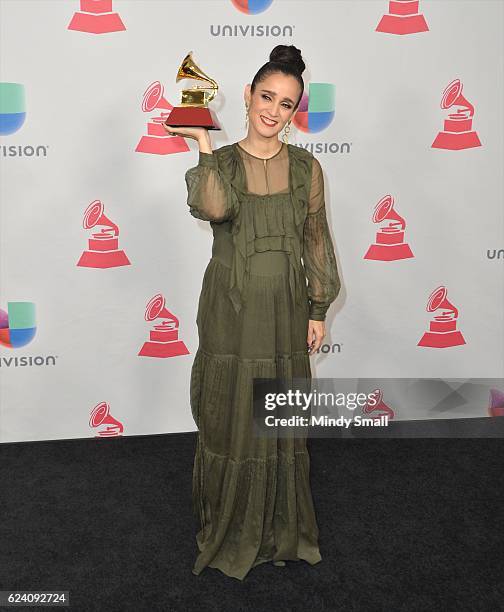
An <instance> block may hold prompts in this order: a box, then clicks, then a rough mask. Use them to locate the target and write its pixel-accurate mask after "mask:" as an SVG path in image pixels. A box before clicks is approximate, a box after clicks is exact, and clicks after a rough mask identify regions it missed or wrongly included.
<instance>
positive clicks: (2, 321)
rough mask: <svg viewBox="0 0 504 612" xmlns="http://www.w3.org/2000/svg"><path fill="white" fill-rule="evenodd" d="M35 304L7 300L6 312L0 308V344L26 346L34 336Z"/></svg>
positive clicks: (10, 346) (14, 346)
mask: <svg viewBox="0 0 504 612" xmlns="http://www.w3.org/2000/svg"><path fill="white" fill-rule="evenodd" d="M36 331H37V326H36V324H35V304H34V303H33V302H8V304H7V312H6V311H5V310H3V309H2V308H0V345H1V346H6V347H7V348H19V347H21V346H26V345H27V344H28V343H29V342H31V341H32V340H33V338H34V337H35V333H36Z"/></svg>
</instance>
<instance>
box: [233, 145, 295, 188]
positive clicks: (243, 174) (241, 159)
mask: <svg viewBox="0 0 504 612" xmlns="http://www.w3.org/2000/svg"><path fill="white" fill-rule="evenodd" d="M231 146H232V150H233V151H234V155H235V157H236V159H237V160H238V164H239V166H240V168H241V174H242V177H243V181H245V183H246V180H247V179H246V176H247V171H246V170H245V162H244V160H243V158H242V156H241V155H240V153H239V151H237V149H241V150H242V151H245V149H242V148H241V147H240V145H239V144H238V142H234V143H233V144H232V145H231ZM284 149H285V150H286V151H287V159H288V163H289V170H288V186H287V189H286V190H282V191H276V192H275V193H265V194H260V193H254V192H253V191H244V189H246V187H244V188H242V189H240V190H241V192H242V193H244V194H245V195H247V196H252V197H254V198H262V199H264V198H271V197H274V196H279V195H287V194H288V195H289V196H290V195H291V192H292V186H293V184H294V183H293V179H292V172H293V165H292V159H291V157H292V156H291V152H290V151H291V149H290V145H288V144H287V143H285V142H282V147H281V149H280V151H278V153H275V155H274V156H273V157H276V156H277V155H278V154H279V153H280V152H281V151H283V150H284ZM245 153H247V151H245ZM248 155H250V153H248ZM252 157H254V156H253V155H252ZM257 159H266V158H264V157H258V158H257ZM267 159H272V158H271V157H268V158H267Z"/></svg>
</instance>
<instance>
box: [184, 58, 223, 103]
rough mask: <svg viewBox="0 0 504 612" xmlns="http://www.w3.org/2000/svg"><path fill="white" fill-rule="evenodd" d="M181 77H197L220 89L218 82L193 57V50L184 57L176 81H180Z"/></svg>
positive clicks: (213, 87)
mask: <svg viewBox="0 0 504 612" xmlns="http://www.w3.org/2000/svg"><path fill="white" fill-rule="evenodd" d="M181 79H197V80H198V81H207V82H208V83H210V84H211V85H212V89H215V90H217V89H218V85H217V83H216V82H215V81H214V80H213V79H212V78H210V77H209V76H208V75H207V74H205V73H204V72H203V70H201V68H200V67H199V66H198V65H197V64H196V62H195V61H194V59H193V57H192V51H189V53H188V54H187V55H186V56H185V57H184V59H183V61H182V64H181V65H180V68H179V69H178V72H177V78H176V81H177V82H178V81H180V80H181ZM201 89H202V88H201ZM214 95H215V94H214Z"/></svg>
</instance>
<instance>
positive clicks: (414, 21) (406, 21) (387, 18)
mask: <svg viewBox="0 0 504 612" xmlns="http://www.w3.org/2000/svg"><path fill="white" fill-rule="evenodd" d="M419 4H420V2H419V0H391V1H390V2H389V12H388V14H387V15H383V17H382V18H381V20H380V23H379V24H378V25H377V27H376V30H375V31H376V32H385V33H386V34H416V33H417V32H428V31H429V27H428V26H427V22H426V21H425V17H424V16H423V15H421V14H420V13H419V10H418V9H419Z"/></svg>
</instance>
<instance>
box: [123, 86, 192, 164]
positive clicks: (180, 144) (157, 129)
mask: <svg viewBox="0 0 504 612" xmlns="http://www.w3.org/2000/svg"><path fill="white" fill-rule="evenodd" d="M163 94H164V87H163V85H161V83H160V82H159V81H154V83H151V84H150V85H149V87H147V89H146V90H145V92H144V95H143V98H142V110H143V112H144V113H154V112H155V111H159V114H158V115H154V116H152V117H150V119H149V121H148V123H147V134H146V135H144V136H142V137H141V138H140V141H139V143H138V144H137V146H136V149H135V151H137V152H138V153H151V154H154V155H167V154H169V153H185V152H186V151H189V145H188V144H187V142H186V140H185V138H184V137H183V136H179V135H174V136H170V134H168V133H167V131H166V130H165V129H164V127H163V123H165V121H166V120H167V119H168V117H169V116H170V113H171V111H172V110H173V104H170V103H169V102H168V101H167V100H166V99H165V97H164V95H163Z"/></svg>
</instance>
